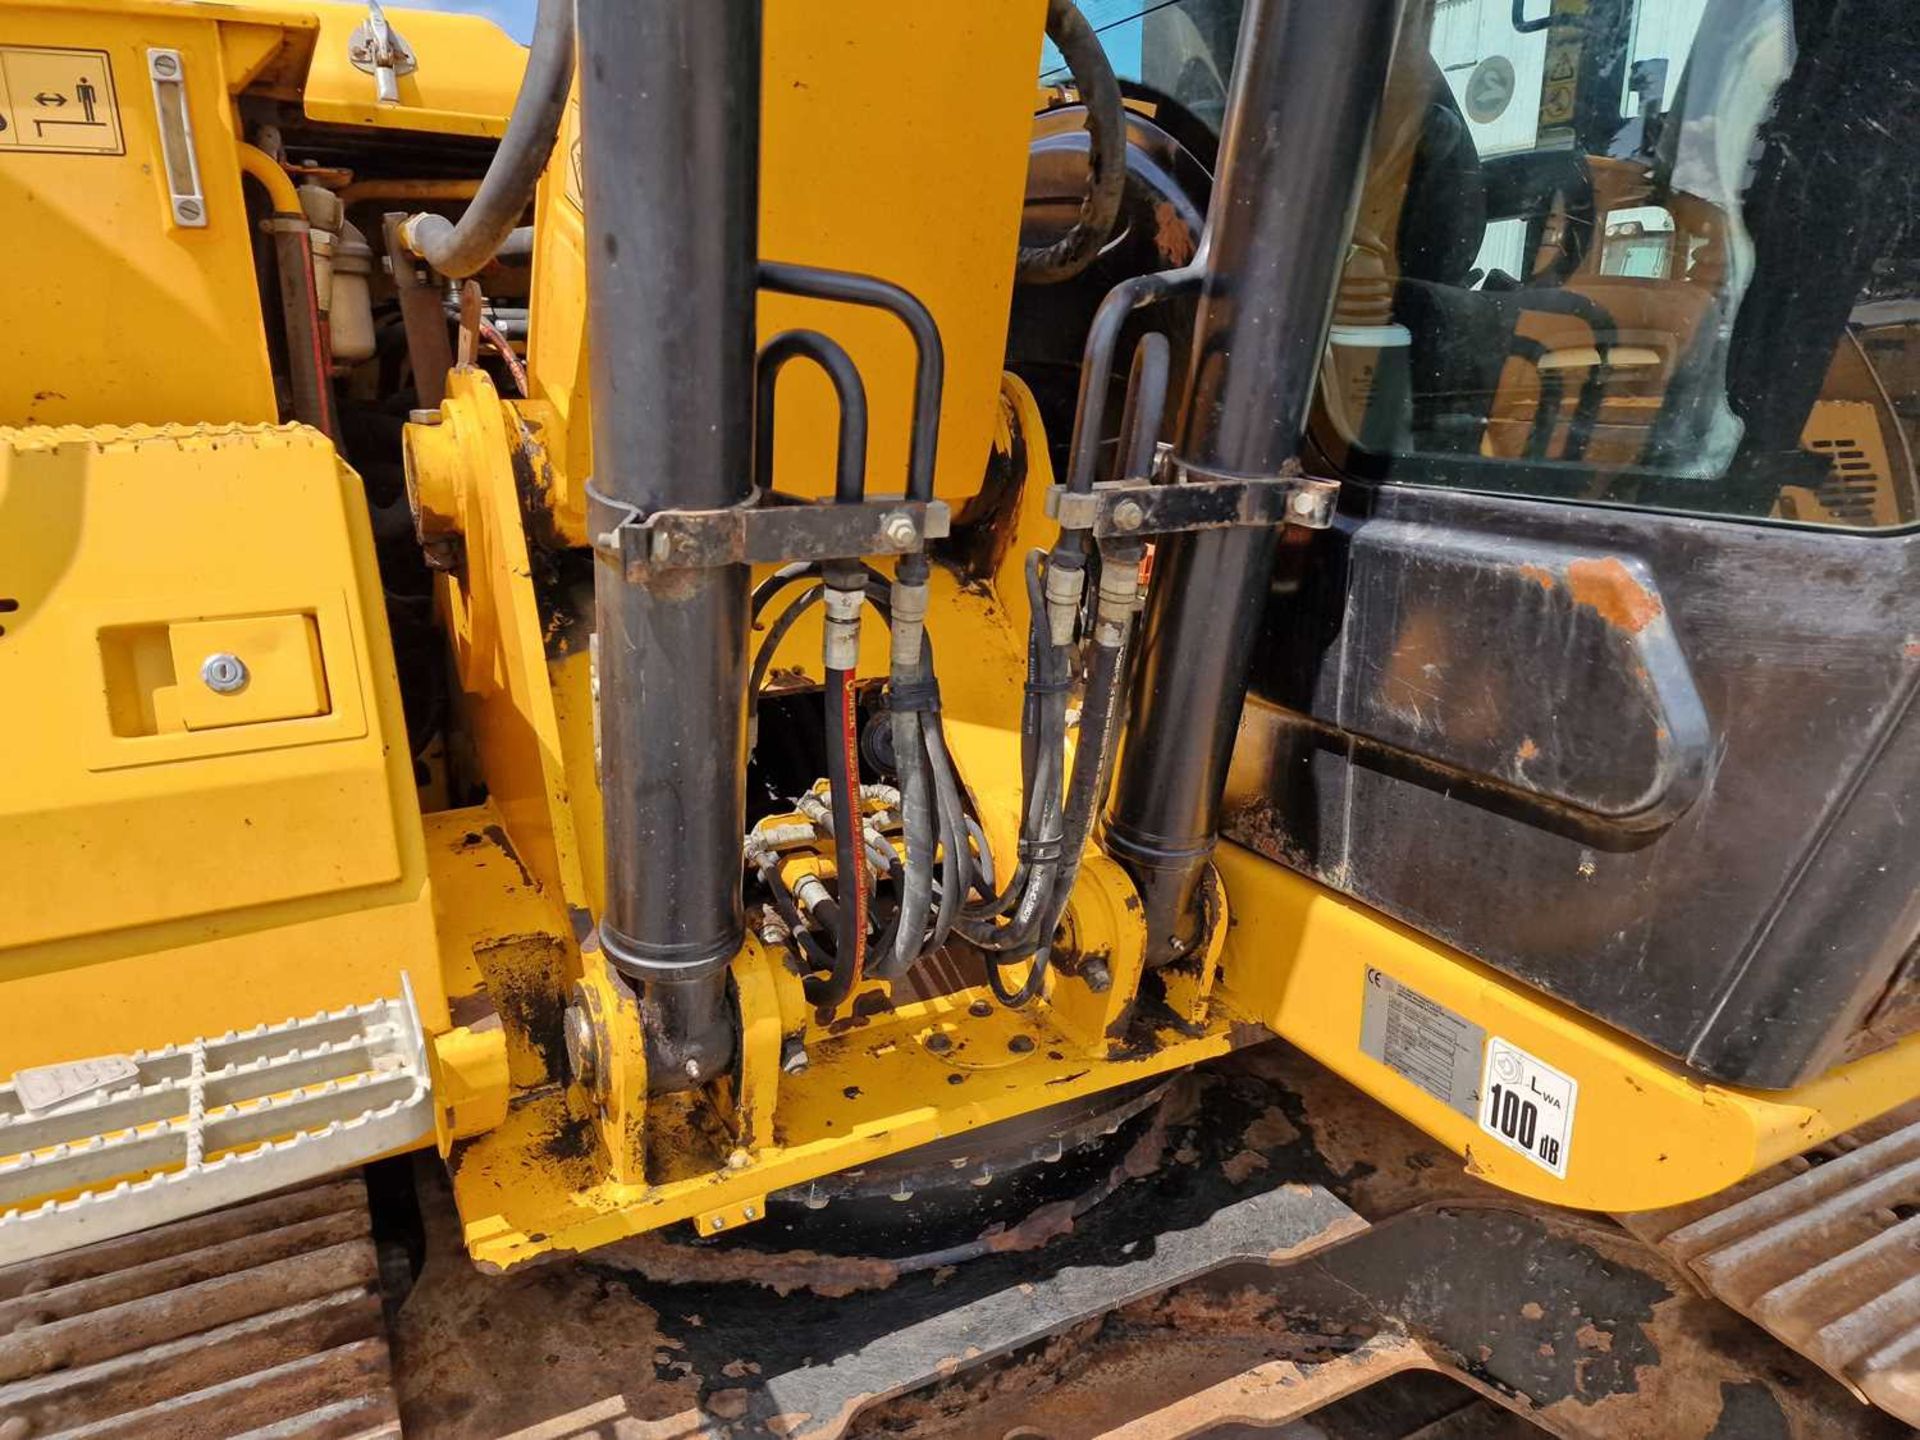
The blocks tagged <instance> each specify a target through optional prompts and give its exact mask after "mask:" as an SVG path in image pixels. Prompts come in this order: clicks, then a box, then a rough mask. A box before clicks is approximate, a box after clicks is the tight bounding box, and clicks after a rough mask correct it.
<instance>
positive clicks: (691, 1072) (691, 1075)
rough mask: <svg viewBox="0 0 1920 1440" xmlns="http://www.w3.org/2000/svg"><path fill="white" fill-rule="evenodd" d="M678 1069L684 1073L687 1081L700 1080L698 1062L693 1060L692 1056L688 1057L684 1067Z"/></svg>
mask: <svg viewBox="0 0 1920 1440" xmlns="http://www.w3.org/2000/svg"><path fill="white" fill-rule="evenodd" d="M680 1068H681V1069H682V1070H684V1071H686V1073H687V1079H689V1080H698V1079H699V1078H700V1062H699V1061H698V1060H695V1059H694V1058H693V1057H692V1056H688V1057H687V1063H686V1064H685V1065H682V1066H681V1067H680Z"/></svg>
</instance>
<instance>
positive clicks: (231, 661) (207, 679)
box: [200, 650, 248, 695]
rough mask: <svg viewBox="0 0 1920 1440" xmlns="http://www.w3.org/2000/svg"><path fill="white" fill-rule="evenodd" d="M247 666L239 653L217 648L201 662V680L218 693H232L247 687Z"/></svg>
mask: <svg viewBox="0 0 1920 1440" xmlns="http://www.w3.org/2000/svg"><path fill="white" fill-rule="evenodd" d="M247 678H248V677H247V666H246V662H245V661H243V660H242V659H241V658H240V657H239V656H238V655H235V654H232V653H230V652H229V651H226V650H216V651H215V652H214V653H213V654H211V655H209V656H207V658H206V659H204V660H202V661H201V662H200V681H201V683H202V684H203V685H205V686H206V687H207V688H208V689H209V690H211V691H213V693H214V694H216V695H232V694H236V693H237V692H239V691H241V690H244V689H246V688H247Z"/></svg>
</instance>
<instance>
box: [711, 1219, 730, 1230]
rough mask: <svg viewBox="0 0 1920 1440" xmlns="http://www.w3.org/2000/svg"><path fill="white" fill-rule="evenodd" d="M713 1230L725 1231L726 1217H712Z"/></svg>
mask: <svg viewBox="0 0 1920 1440" xmlns="http://www.w3.org/2000/svg"><path fill="white" fill-rule="evenodd" d="M713 1228H714V1229H716V1230H724V1229H726V1228H727V1221H726V1217H725V1216H722V1215H716V1216H714V1217H713Z"/></svg>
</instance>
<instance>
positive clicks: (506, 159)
mask: <svg viewBox="0 0 1920 1440" xmlns="http://www.w3.org/2000/svg"><path fill="white" fill-rule="evenodd" d="M572 85H573V0H540V11H539V14H538V15H537V16H536V18H535V19H534V22H533V48H532V50H531V52H530V53H529V54H528V56H527V70H526V75H525V77H524V78H523V79H522V80H521V82H520V93H519V95H518V96H517V97H516V98H515V99H514V102H513V114H512V115H511V116H509V117H508V119H507V133H506V134H505V135H503V136H501V137H500V148H499V149H498V150H496V151H495V152H494V155H493V163H491V164H490V165H488V166H487V173H486V175H485V176H484V177H483V178H482V179H481V181H480V189H479V190H478V191H477V192H476V193H475V195H474V197H473V199H472V201H470V202H469V203H468V205H467V208H466V211H465V213H464V214H462V215H461V217H460V220H459V222H458V223H457V224H456V223H455V222H453V221H451V220H448V219H447V218H446V217H445V216H444V215H434V214H431V213H426V214H420V215H415V216H414V217H412V218H411V219H410V220H408V221H407V223H406V226H405V230H404V234H405V236H406V241H407V247H408V248H409V249H411V250H412V251H413V253H414V254H416V255H418V256H419V257H420V258H421V259H422V260H425V261H426V262H427V264H429V265H431V266H432V267H433V268H434V269H435V270H438V271H439V272H440V273H441V274H442V275H449V276H452V277H453V278H454V279H456V280H461V279H465V278H466V277H467V276H469V275H472V274H475V273H476V272H478V271H479V270H480V268H481V267H482V266H483V265H485V264H486V263H487V262H488V261H489V260H491V259H493V257H494V256H495V255H496V254H498V253H499V250H500V247H501V246H502V245H504V244H505V243H506V242H507V239H508V237H509V236H511V235H512V234H513V231H514V227H515V226H517V225H518V224H519V223H520V217H521V216H522V215H524V214H526V212H527V206H528V204H530V203H531V202H532V200H533V191H534V187H535V186H536V185H538V184H539V183H540V172H541V171H543V170H545V169H546V168H547V157H548V156H549V155H551V154H552V153H553V142H554V139H555V137H556V136H558V135H559V133H560V119H561V117H562V116H563V115H564V114H565V113H566V109H567V91H568V90H569V89H570V88H571V87H572Z"/></svg>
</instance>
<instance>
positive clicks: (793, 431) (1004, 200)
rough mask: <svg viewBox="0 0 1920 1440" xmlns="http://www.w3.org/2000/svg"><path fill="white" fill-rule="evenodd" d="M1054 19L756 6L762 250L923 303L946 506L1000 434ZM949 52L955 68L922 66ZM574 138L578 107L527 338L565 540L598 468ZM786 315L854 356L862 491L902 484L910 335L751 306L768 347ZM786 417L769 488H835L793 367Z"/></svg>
mask: <svg viewBox="0 0 1920 1440" xmlns="http://www.w3.org/2000/svg"><path fill="white" fill-rule="evenodd" d="M1045 10H1046V6H1045V5H1044V3H1043V0H968V3H966V4H964V5H901V4H896V3H891V0H841V3H837V4H835V5H834V6H832V7H831V10H830V11H823V10H822V9H821V8H820V7H819V5H817V4H816V3H814V0H768V4H767V7H766V37H765V57H766V58H765V75H766V82H765V86H764V108H763V112H762V120H761V166H762V169H761V179H760V253H761V255H762V256H763V257H764V258H766V259H768V260H780V261H786V262H790V263H795V264H804V265H820V266H826V267H830V268H834V269H840V270H857V271H861V272H864V273H866V274H869V275H875V276H878V277H879V278H880V279H883V280H889V281H892V282H893V283H894V284H897V285H901V286H904V287H905V288H906V289H908V290H910V291H911V292H912V293H913V294H915V295H916V296H918V297H919V298H920V300H921V301H922V302H924V303H925V304H926V306H927V308H928V309H929V310H930V311H931V312H932V313H933V317H934V320H935V322H936V323H937V324H938V325H939V327H940V335H941V339H942V341H943V343H944V345H945V349H946V360H947V374H946V397H945V403H944V405H943V406H942V408H941V421H940V454H939V467H938V471H937V474H936V476H935V489H936V491H937V492H938V493H939V494H941V495H942V496H945V497H947V498H949V499H952V500H960V499H964V498H965V497H967V496H969V495H972V494H974V493H975V492H976V491H978V490H979V488H980V480H981V473H982V467H983V466H984V465H985V463H986V459H987V450H988V446H989V444H990V442H991V440H992V437H993V426H994V414H995V405H996V397H997V395H998V392H999V386H1000V367H1001V361H1002V356H1003V353H1004V350H1005V346H1006V334H1007V315H1008V309H1009V306H1010V304H1011V301H1012V295H1013V268H1014V256H1015V252H1016V249H1017V245H1018V238H1019V228H1020V213H1021V204H1022V198H1023V196H1024V194H1025V183H1026V153H1027V139H1028V134H1029V131H1030V129H1031V119H1030V107H1031V104H1032V100H1033V93H1034V92H1033V77H1034V75H1035V74H1036V73H1037V70H1038V64H1039V54H1040V40H1041V29H1042V21H1043V18H1044V15H1045ZM960 54H964V55H966V56H967V57H968V63H967V64H966V65H964V66H958V65H929V64H927V63H925V61H926V57H928V56H934V55H960ZM906 77H911V84H907V83H904V82H905V80H906ZM578 141H579V107H578V105H577V104H576V105H574V106H571V107H569V112H568V116H567V121H566V124H565V126H564V127H563V129H562V131H561V135H560V143H559V146H558V148H557V149H556V152H555V163H554V164H553V166H551V167H550V168H549V170H548V174H547V180H546V183H545V184H544V185H543V186H542V189H541V196H540V201H539V213H538V223H539V245H540V247H541V256H540V259H539V260H538V261H537V262H536V264H535V266H534V290H533V302H532V305H533V322H532V333H531V336H530V341H529V346H528V372H529V377H530V381H531V391H530V393H531V394H532V396H533V397H534V398H535V399H537V400H540V401H543V402H545V403H546V404H548V405H550V406H551V407H552V413H553V423H554V428H555V431H556V435H555V437H554V438H553V440H552V442H551V444H552V450H553V454H554V461H555V467H556V471H557V473H556V475H555V477H554V485H553V488H552V490H551V491H549V493H548V495H547V501H548V503H549V505H551V506H552V507H553V509H554V511H555V515H556V518H557V521H558V523H559V526H560V529H561V531H562V533H563V534H565V535H567V536H568V537H569V538H571V539H572V540H573V542H574V543H576V544H577V543H583V542H584V540H585V533H584V524H585V509H584V504H585V502H584V493H583V489H582V487H583V485H584V483H585V481H586V479H587V478H588V477H589V476H591V475H592V473H593V470H592V441H591V437H590V436H589V434H588V427H589V424H590V420H589V415H590V411H589V405H588V397H587V341H586V334H585V328H584V326H585V316H586V305H587V296H586V293H585V283H584V275H583V262H582V259H581V252H580V245H581V239H580V236H581V228H580V223H581V214H580V178H579V157H578ZM794 326H807V327H810V328H814V329H818V330H822V331H825V332H826V333H827V334H828V335H831V336H832V337H833V338H834V339H836V340H838V341H839V342H840V343H841V344H842V345H844V346H845V347H846V349H847V351H848V353H849V354H850V355H852V357H853V359H854V360H855V361H856V362H857V363H858V365H859V367H860V372H861V375H862V377H863V378H864V379H865V381H866V385H867V401H868V409H869V413H870V416H871V429H870V432H869V436H868V443H867V483H868V485H869V487H870V488H871V489H872V490H873V491H875V492H876V493H880V492H887V491H892V492H895V493H898V492H899V491H900V490H902V489H904V488H905V485H906V464H907V436H908V426H909V421H910V418H911V414H912V394H913V374H914V350H913V344H912V342H911V340H909V339H908V337H907V334H906V331H905V330H904V329H903V328H902V327H901V325H900V323H899V322H898V321H897V320H894V319H893V318H892V317H891V316H887V315H883V314H881V313H879V312H877V311H870V310H862V309H860V308H858V307H854V306H846V305H830V304H825V303H822V302H819V301H808V300H796V299H793V298H791V297H788V296H779V295H767V296H764V297H763V298H762V300H761V302H760V334H761V337H762V339H763V340H765V339H768V338H771V337H772V336H773V335H775V334H777V333H779V332H780V331H782V330H786V329H790V328H792V327H794ZM779 413H780V423H779V448H778V455H777V459H776V465H775V469H776V480H777V483H778V486H779V488H780V489H782V490H784V491H788V492H790V493H792V494H796V495H828V494H831V493H832V491H833V450H834V427H835V425H836V423H837V422H836V412H835V410H834V404H833V393H832V389H831V387H830V386H829V385H828V383H827V381H826V380H825V378H824V377H822V376H820V375H818V374H816V373H814V372H813V370H812V368H811V367H809V366H805V365H794V366H790V367H788V369H787V371H786V372H785V374H783V376H782V377H781V384H780V411H779Z"/></svg>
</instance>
